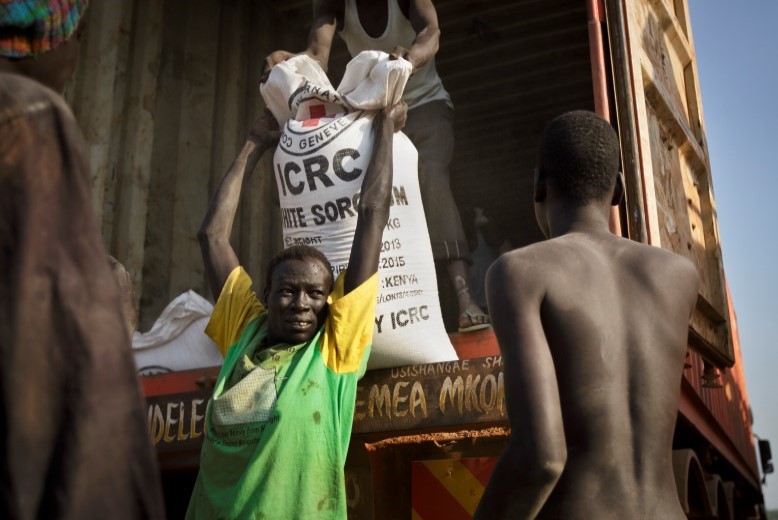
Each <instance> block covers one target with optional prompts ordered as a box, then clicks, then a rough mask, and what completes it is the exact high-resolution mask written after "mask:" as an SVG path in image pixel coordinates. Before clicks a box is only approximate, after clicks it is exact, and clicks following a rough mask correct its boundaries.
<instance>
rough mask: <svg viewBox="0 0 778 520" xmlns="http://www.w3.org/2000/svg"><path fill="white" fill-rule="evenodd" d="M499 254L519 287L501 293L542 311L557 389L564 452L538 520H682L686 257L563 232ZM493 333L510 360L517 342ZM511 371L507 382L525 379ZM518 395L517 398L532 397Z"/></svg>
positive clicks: (692, 295)
mask: <svg viewBox="0 0 778 520" xmlns="http://www.w3.org/2000/svg"><path fill="white" fill-rule="evenodd" d="M500 261H501V262H503V266H502V267H501V269H502V270H503V271H504V272H505V273H508V275H509V277H511V276H510V274H511V273H513V274H514V275H516V279H514V280H513V281H514V283H518V284H519V285H521V286H518V287H513V286H511V287H512V289H511V291H510V292H511V296H508V298H515V299H516V300H518V302H516V303H517V305H518V306H519V308H522V309H523V311H522V312H535V313H538V314H539V319H540V325H541V326H542V333H543V335H544V336H545V342H546V344H547V347H545V348H546V350H547V351H548V353H549V354H550V360H551V363H552V364H553V369H552V370H553V374H554V375H555V378H556V386H557V389H558V404H556V403H546V405H555V406H557V407H559V409H560V410H561V420H562V424H563V430H564V443H565V447H566V451H567V457H566V462H565V465H564V470H563V471H562V474H561V476H560V477H559V480H558V482H557V483H556V485H555V486H554V487H553V491H551V494H550V496H549V497H548V499H547V500H546V501H545V504H544V505H543V508H542V509H541V510H540V514H539V517H540V518H543V517H547V518H679V519H680V518H684V515H683V512H682V510H681V507H680V505H679V501H678V498H677V494H676V490H675V483H674V478H673V472H672V464H671V458H672V437H673V430H674V425H675V420H676V415H677V410H678V400H679V394H680V380H681V372H682V369H683V360H684V355H685V352H686V348H687V344H686V339H687V327H688V322H689V317H690V314H691V310H692V306H693V305H694V301H695V299H696V296H697V275H696V270H695V268H694V266H693V265H692V263H691V262H689V261H688V260H686V259H684V258H682V257H680V256H677V255H674V254H672V253H669V252H667V251H664V250H662V249H659V248H655V247H650V246H645V245H641V244H637V243H635V242H631V241H629V240H625V239H621V238H617V237H615V236H613V235H610V234H607V233H602V234H597V235H594V234H584V233H571V234H567V235H564V236H562V237H558V238H555V239H553V240H549V241H546V242H541V243H539V244H535V245H532V246H529V247H527V248H524V249H521V250H518V251H515V252H513V253H509V254H508V255H505V256H504V257H503V258H502V259H501V260H500ZM490 310H491V312H492V313H493V314H494V313H495V311H497V312H500V311H499V310H497V309H494V308H492V306H491V301H490ZM497 321H498V322H499V321H500V320H499V319H498V320H497ZM496 329H497V333H498V337H500V336H501V330H500V327H499V325H496ZM500 340H501V341H500V343H501V348H502V349H503V353H504V355H507V356H508V357H509V358H510V357H511V353H510V352H505V350H506V349H522V348H523V346H522V345H521V344H513V345H511V344H510V342H508V343H507V344H503V341H502V338H500ZM508 361H510V360H509V359H508V360H506V370H512V368H511V367H510V366H509V365H507V362H508ZM515 368H516V370H517V371H516V373H514V374H506V379H511V380H513V381H515V380H516V379H517V378H524V377H526V376H527V374H526V373H524V372H523V371H522V370H523V369H522V368H521V363H519V364H518V366H516V367H515ZM550 370H551V369H550ZM524 393H525V395H523V396H516V395H515V394H514V395H513V396H514V397H518V398H519V399H527V400H529V399H537V398H538V396H537V395H534V396H533V395H532V393H529V395H527V394H526V392H524ZM531 406H535V407H538V406H543V405H542V404H539V403H534V404H531ZM519 409H521V407H519ZM514 411H515V410H514ZM546 411H548V410H546ZM511 421H512V424H514V423H516V422H517V421H522V417H514V416H513V413H511Z"/></svg>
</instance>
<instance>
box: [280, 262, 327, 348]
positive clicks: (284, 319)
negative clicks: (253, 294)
mask: <svg viewBox="0 0 778 520" xmlns="http://www.w3.org/2000/svg"><path fill="white" fill-rule="evenodd" d="M330 290H331V287H330V275H329V273H328V272H327V267H326V266H324V265H323V264H322V263H321V262H319V261H318V260H316V259H314V258H306V259H305V260H294V259H292V260H285V261H283V262H281V263H280V264H278V266H277V267H276V269H275V271H274V272H273V277H272V278H271V282H270V289H269V290H268V292H267V310H268V318H267V319H268V326H269V336H270V337H269V339H270V342H271V344H272V343H277V342H286V343H291V344H297V343H303V342H305V341H308V340H309V339H311V338H312V337H313V335H314V334H315V333H316V331H317V330H318V329H319V327H320V326H321V324H322V323H324V319H325V318H326V317H327V296H329V294H330Z"/></svg>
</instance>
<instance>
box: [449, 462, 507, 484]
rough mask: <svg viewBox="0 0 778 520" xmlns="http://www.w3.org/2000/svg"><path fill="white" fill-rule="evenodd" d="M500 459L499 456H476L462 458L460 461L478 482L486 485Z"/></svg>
mask: <svg viewBox="0 0 778 520" xmlns="http://www.w3.org/2000/svg"><path fill="white" fill-rule="evenodd" d="M498 460H499V459H498V458H497V457H477V458H475V457H474V458H467V459H461V460H460V461H459V462H460V463H461V464H462V465H463V466H464V467H465V468H467V470H468V471H469V472H470V473H472V474H473V476H474V477H475V478H476V479H478V482H480V483H481V484H483V486H484V487H486V485H487V484H488V483H489V477H491V476H492V471H494V467H495V466H496V465H497V461H498Z"/></svg>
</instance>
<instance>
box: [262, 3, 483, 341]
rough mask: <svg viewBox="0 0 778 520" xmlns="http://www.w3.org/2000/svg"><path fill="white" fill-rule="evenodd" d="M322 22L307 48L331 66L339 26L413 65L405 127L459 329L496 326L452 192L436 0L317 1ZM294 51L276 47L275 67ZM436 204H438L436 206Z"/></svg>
mask: <svg viewBox="0 0 778 520" xmlns="http://www.w3.org/2000/svg"><path fill="white" fill-rule="evenodd" d="M313 9H314V16H313V19H314V22H313V27H312V28H311V33H310V35H309V37H308V48H307V49H306V50H305V53H306V54H308V55H309V56H310V57H312V58H313V59H315V60H316V61H318V62H319V64H320V65H321V67H322V68H323V69H324V71H325V72H326V71H327V64H328V62H329V57H330V49H331V46H332V40H333V38H334V37H335V32H336V31H337V32H338V34H339V35H340V37H341V38H343V40H344V41H345V42H346V46H347V47H348V50H349V52H350V53H351V55H352V56H355V55H357V54H358V53H360V52H361V51H364V50H380V51H384V52H386V53H389V54H391V55H392V56H393V57H394V58H399V57H403V58H405V59H407V60H408V61H410V62H411V64H412V65H413V74H412V76H411V78H410V80H409V81H408V84H407V86H406V87H405V92H404V93H403V100H405V101H406V102H407V103H408V120H407V123H406V125H405V128H404V129H403V131H404V132H405V133H406V135H408V137H409V138H410V139H411V141H413V144H414V145H415V146H416V149H417V150H418V151H419V184H420V188H421V196H422V201H423V203H424V207H425V209H426V211H425V214H426V217H427V227H428V229H429V233H430V242H431V243H432V252H433V255H434V257H435V260H437V261H442V262H444V263H445V264H446V268H447V271H448V274H449V276H450V278H451V281H452V282H453V284H454V287H455V289H456V292H457V300H458V305H459V330H460V331H471V330H477V329H481V328H484V327H488V326H489V317H488V316H487V315H486V314H484V312H483V311H482V310H481V309H480V308H479V307H478V305H477V304H476V303H475V301H474V299H473V297H472V295H471V291H470V286H469V282H468V262H469V261H470V251H469V248H468V245H467V239H466V237H465V233H464V231H463V229H462V221H461V218H460V216H459V211H458V210H457V207H456V202H455V201H454V196H453V194H452V193H451V186H450V174H449V164H450V163H451V156H452V154H453V151H454V125H453V122H454V110H453V105H452V104H451V97H450V96H449V95H448V92H446V89H445V88H443V83H442V82H441V80H440V77H439V76H438V73H437V70H436V69H435V53H437V51H438V42H439V39H440V29H439V28H438V16H437V13H436V11H435V6H433V5H432V1H431V0H385V1H382V0H314V8H313ZM292 56H294V54H292V53H290V52H287V51H276V52H274V53H272V54H270V55H269V56H268V57H267V59H266V65H267V70H269V69H270V68H271V67H272V66H273V65H275V64H276V63H279V62H281V61H283V60H285V59H287V58H290V57H292ZM433 208H434V210H433Z"/></svg>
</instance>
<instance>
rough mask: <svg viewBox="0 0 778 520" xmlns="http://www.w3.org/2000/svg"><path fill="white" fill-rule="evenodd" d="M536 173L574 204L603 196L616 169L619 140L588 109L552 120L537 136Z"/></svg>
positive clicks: (613, 178)
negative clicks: (538, 141)
mask: <svg viewBox="0 0 778 520" xmlns="http://www.w3.org/2000/svg"><path fill="white" fill-rule="evenodd" d="M538 160H539V168H540V171H539V176H540V178H542V179H546V180H547V182H549V183H551V184H553V186H554V190H555V192H556V193H558V194H559V195H561V196H562V197H564V198H565V199H567V200H569V201H570V202H572V203H575V204H581V205H584V204H587V203H589V202H591V201H593V200H598V199H601V198H603V197H605V196H606V194H608V193H609V192H610V191H611V190H612V189H613V185H614V182H615V180H616V176H617V175H618V172H619V163H620V158H619V139H618V137H617V136H616V132H615V131H614V130H613V128H612V127H611V125H610V123H608V122H607V121H606V120H605V119H603V118H602V117H600V116H598V115H597V114H595V113H594V112H590V111H588V110H575V111H572V112H567V113H565V114H562V115H561V116H559V117H557V118H555V119H554V120H553V121H551V122H550V123H549V124H548V126H547V127H546V129H545V130H544V131H543V136H542V137H541V139H540V152H539V154H538Z"/></svg>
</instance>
